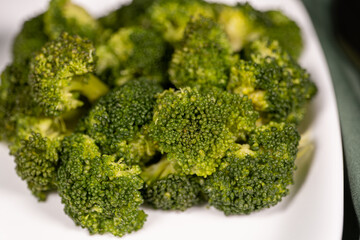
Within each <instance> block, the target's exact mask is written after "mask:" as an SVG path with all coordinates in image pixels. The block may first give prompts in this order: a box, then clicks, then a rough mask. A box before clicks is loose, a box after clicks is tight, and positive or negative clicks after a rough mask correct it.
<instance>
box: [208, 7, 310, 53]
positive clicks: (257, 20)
mask: <svg viewBox="0 0 360 240" xmlns="http://www.w3.org/2000/svg"><path fill="white" fill-rule="evenodd" d="M212 7H213V9H214V11H215V13H216V20H217V22H218V23H219V24H220V25H221V26H222V27H223V28H224V30H225V32H226V34H227V36H228V37H229V39H230V42H231V46H232V49H233V51H240V50H241V49H242V48H243V47H244V46H245V45H246V44H248V43H249V42H252V41H254V40H257V39H259V38H264V37H266V38H269V39H271V40H277V41H278V42H279V44H280V45H281V47H282V48H283V49H285V50H286V51H288V52H289V53H290V55H292V57H294V58H295V59H297V58H298V57H299V56H300V53H301V51H302V47H303V42H302V36H301V31H300V28H299V26H298V25H297V24H296V22H294V21H293V20H291V19H290V18H288V17H287V16H286V15H284V14H283V13H282V12H280V11H274V10H272V11H265V12H261V11H258V10H256V9H254V8H253V7H252V6H251V5H250V4H249V3H244V4H243V3H238V4H237V5H236V6H235V7H232V6H228V5H226V4H218V3H216V4H212Z"/></svg>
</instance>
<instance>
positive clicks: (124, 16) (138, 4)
mask: <svg viewBox="0 0 360 240" xmlns="http://www.w3.org/2000/svg"><path fill="white" fill-rule="evenodd" d="M154 1H155V0H133V1H132V2H131V3H129V4H124V5H122V6H121V7H120V8H118V9H116V10H115V11H112V12H110V13H109V14H107V15H106V16H103V17H101V18H99V22H100V24H101V25H102V26H103V27H105V28H107V29H111V30H112V31H114V32H115V31H117V30H118V29H120V28H124V27H133V26H148V25H149V20H148V18H147V16H146V10H147V9H148V8H149V7H150V6H151V4H152V3H153V2H154Z"/></svg>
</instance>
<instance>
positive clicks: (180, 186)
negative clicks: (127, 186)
mask: <svg viewBox="0 0 360 240" xmlns="http://www.w3.org/2000/svg"><path fill="white" fill-rule="evenodd" d="M174 165H175V164H174V163H173V162H170V161H168V160H167V158H166V156H163V158H162V159H161V160H160V161H159V162H157V163H155V164H152V165H150V166H148V167H146V168H145V169H144V170H143V172H142V173H141V175H140V176H141V177H142V179H143V180H144V182H145V186H144V189H143V190H142V192H143V197H144V200H145V202H146V203H148V204H150V205H151V206H152V207H154V208H155V209H163V210H181V211H184V210H186V209H188V208H190V207H192V206H194V205H196V204H198V203H200V202H201V201H202V198H201V181H202V178H200V177H197V176H193V175H184V174H182V173H181V171H179V170H177V169H176V167H174Z"/></svg>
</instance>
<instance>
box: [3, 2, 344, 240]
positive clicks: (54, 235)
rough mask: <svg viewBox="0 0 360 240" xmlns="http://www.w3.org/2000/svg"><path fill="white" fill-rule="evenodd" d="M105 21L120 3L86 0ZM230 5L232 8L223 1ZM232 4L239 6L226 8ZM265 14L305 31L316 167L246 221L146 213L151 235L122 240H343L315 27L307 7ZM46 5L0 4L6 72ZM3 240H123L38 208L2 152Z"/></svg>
mask: <svg viewBox="0 0 360 240" xmlns="http://www.w3.org/2000/svg"><path fill="white" fill-rule="evenodd" d="M76 2H78V3H80V4H82V5H83V6H85V7H86V8H87V9H88V10H89V11H90V12H91V13H93V14H96V15H99V14H101V13H105V12H106V11H107V10H110V9H111V8H112V7H115V6H118V5H119V1H115V0H103V1H98V0H92V1H89V0H88V1H86V0H81V1H80V0H79V1H76ZM224 2H225V1H224ZM226 2H228V3H233V2H234V1H226ZM251 2H253V3H254V5H255V6H257V7H259V8H261V9H269V8H271V9H274V8H279V9H282V10H283V11H285V13H286V14H288V15H289V16H291V17H292V18H293V19H294V20H296V21H297V22H298V23H299V25H300V26H301V28H302V29H303V34H304V39H305V51H304V53H303V55H302V57H301V60H300V62H301V64H302V65H303V66H304V67H305V68H306V69H308V71H309V72H310V73H311V75H312V77H313V79H314V81H315V82H316V84H317V86H318V88H319V93H318V95H317V96H316V98H315V99H314V101H313V103H312V105H311V106H310V113H309V114H308V116H307V121H306V125H307V127H309V128H310V129H312V136H313V139H314V142H315V145H316V150H315V155H314V158H313V159H312V160H311V161H308V162H302V163H300V162H298V163H297V165H298V170H297V171H296V176H295V185H294V186H292V187H291V191H290V195H289V196H288V197H286V198H285V199H284V200H283V201H282V202H281V203H280V204H278V205H277V206H275V207H273V208H270V209H266V210H263V211H260V212H257V213H254V214H251V215H246V216H231V217H226V216H224V215H223V214H222V213H221V212H219V211H217V210H215V209H213V208H210V209H208V208H204V207H202V208H200V207H196V208H192V209H189V210H187V211H185V212H164V211H154V210H147V213H148V215H149V216H148V220H147V222H146V223H145V225H144V228H143V229H141V230H139V231H138V232H136V233H132V234H129V235H127V236H126V237H124V238H123V239H128V240H130V239H157V240H161V239H181V240H182V239H207V240H211V239H276V240H282V239H284V240H288V239H292V240H294V239H299V240H300V239H301V240H303V239H306V240H310V239H316V240H318V239H326V240H330V239H340V238H341V233H342V220H343V165H342V163H343V161H342V147H341V138H340V128H339V120H338V115H337V109H336V102H335V97H334V91H333V87H332V83H331V78H330V74H329V70H328V67H327V64H326V61H325V58H324V54H323V52H322V49H321V46H320V44H319V41H318V39H317V36H316V34H315V31H314V29H313V26H312V24H311V21H310V19H309V17H308V15H307V13H306V10H305V8H304V7H303V5H302V3H301V2H300V1H295V0H276V1H274V0H272V1H268V0H254V1H251ZM46 6H47V1H45V0H33V1H27V0H13V1H1V2H0V69H1V70H2V69H3V68H4V67H5V64H6V63H8V62H9V61H10V54H9V52H10V44H11V39H12V38H13V36H14V35H15V33H16V32H17V31H18V30H19V29H20V26H21V23H22V21H23V20H24V19H26V18H28V17H30V16H32V15H33V14H34V13H36V12H40V11H41V10H44V9H45V8H46ZM0 156H1V160H0V239H4V240H8V239H29V240H32V239H36V240H47V239H52V240H63V239H77V240H83V239H92V240H95V239H118V238H116V237H113V236H111V235H104V236H100V235H95V236H90V235H89V234H88V232H87V230H84V229H81V228H79V227H76V226H75V225H74V223H73V222H72V220H71V219H70V218H68V217H67V216H66V215H65V214H64V213H63V210H62V209H63V206H62V205H61V203H60V198H59V197H58V196H57V195H56V194H54V195H51V196H50V197H49V199H48V201H47V202H46V203H38V202H37V201H36V199H35V198H34V197H33V196H31V194H30V192H29V191H28V189H27V188H26V184H25V182H23V181H21V180H20V179H19V178H18V177H17V175H16V173H15V170H14V167H15V164H14V162H13V158H12V157H10V156H8V150H7V148H6V146H4V145H0Z"/></svg>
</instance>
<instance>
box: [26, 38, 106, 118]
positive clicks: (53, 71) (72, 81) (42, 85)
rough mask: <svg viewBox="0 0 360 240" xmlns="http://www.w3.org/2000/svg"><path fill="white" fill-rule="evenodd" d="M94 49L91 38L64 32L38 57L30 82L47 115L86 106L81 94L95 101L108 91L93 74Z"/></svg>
mask: <svg viewBox="0 0 360 240" xmlns="http://www.w3.org/2000/svg"><path fill="white" fill-rule="evenodd" d="M94 51H95V49H94V47H93V45H92V43H91V42H90V41H88V40H85V39H82V38H80V37H78V36H71V35H69V34H68V33H63V34H62V35H61V36H60V37H59V38H58V39H56V40H53V41H50V42H48V43H46V44H45V46H44V47H43V48H41V50H40V52H38V53H37V54H36V56H34V58H33V59H32V61H31V64H30V85H31V86H32V95H33V97H34V100H35V102H36V103H37V104H38V105H39V107H41V108H42V111H43V113H44V114H45V115H46V116H59V115H61V114H63V113H65V112H68V111H70V110H72V109H76V108H78V107H80V106H82V105H83V104H84V102H83V101H82V100H81V99H79V97H80V96H79V95H80V94H81V95H84V96H86V97H87V98H88V100H89V101H90V102H94V101H95V100H97V99H98V98H99V97H100V96H102V95H104V94H105V93H106V92H107V91H108V87H107V86H106V85H105V84H104V83H102V82H101V81H100V80H99V79H98V78H97V77H95V76H94V75H93V74H92V73H93V72H94V71H95V70H94V68H95V60H94Z"/></svg>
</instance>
